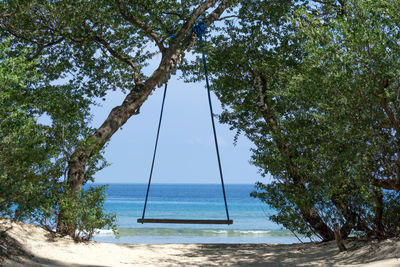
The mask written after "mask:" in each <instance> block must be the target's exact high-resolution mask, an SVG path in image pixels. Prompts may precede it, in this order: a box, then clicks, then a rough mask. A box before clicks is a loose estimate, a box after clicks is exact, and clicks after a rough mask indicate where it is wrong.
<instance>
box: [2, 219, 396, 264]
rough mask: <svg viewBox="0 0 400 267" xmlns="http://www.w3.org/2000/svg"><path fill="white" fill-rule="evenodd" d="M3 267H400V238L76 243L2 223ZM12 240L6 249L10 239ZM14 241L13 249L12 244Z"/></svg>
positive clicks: (35, 229)
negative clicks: (341, 247) (342, 244)
mask: <svg viewBox="0 0 400 267" xmlns="http://www.w3.org/2000/svg"><path fill="white" fill-rule="evenodd" d="M0 227H1V230H3V231H4V230H5V229H8V230H7V232H6V233H7V234H6V235H4V234H3V235H2V237H1V238H3V240H2V241H3V243H0V245H1V246H0V248H1V249H2V250H3V252H4V250H5V249H8V253H9V254H17V255H11V256H10V259H5V260H3V261H2V262H1V263H0V265H2V266H400V240H398V239H391V240H386V241H382V242H368V243H367V242H360V241H351V242H347V243H346V246H347V247H348V251H346V252H342V253H339V251H338V249H337V247H336V244H335V243H334V242H329V243H322V244H316V243H308V244H293V245H272V244H233V245H232V244H229V245H228V244H160V245H141V244H108V243H97V242H87V243H75V242H74V241H73V240H71V239H70V238H60V237H53V236H51V235H50V234H49V233H48V232H46V231H45V230H43V229H41V228H39V227H36V226H33V225H28V224H22V223H10V222H9V221H6V220H0ZM6 238H7V242H6V244H7V248H5V245H4V244H5V242H4V241H5V239H6ZM13 243H14V245H13Z"/></svg>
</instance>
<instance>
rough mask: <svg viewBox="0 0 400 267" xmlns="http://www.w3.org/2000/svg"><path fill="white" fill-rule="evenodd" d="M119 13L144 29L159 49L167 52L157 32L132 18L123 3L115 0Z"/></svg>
mask: <svg viewBox="0 0 400 267" xmlns="http://www.w3.org/2000/svg"><path fill="white" fill-rule="evenodd" d="M114 1H115V3H116V5H117V7H118V10H119V13H120V14H121V16H122V17H123V18H124V19H125V20H126V21H128V22H129V23H131V24H132V25H134V26H136V27H138V28H140V29H142V30H143V31H144V32H145V33H146V34H147V36H149V37H151V38H152V39H153V40H154V42H155V43H156V45H157V46H158V48H159V49H160V51H161V52H163V51H164V50H165V47H164V45H163V43H162V41H161V39H160V37H159V36H158V34H157V33H156V32H154V31H153V30H152V29H151V28H150V27H149V26H148V25H147V24H145V23H143V22H142V21H140V20H138V19H137V18H135V17H132V16H130V15H129V14H128V13H127V12H126V11H125V9H126V8H125V7H124V6H123V4H122V2H121V1H120V0H114Z"/></svg>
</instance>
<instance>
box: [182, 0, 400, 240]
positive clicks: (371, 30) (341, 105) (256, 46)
mask: <svg viewBox="0 0 400 267" xmlns="http://www.w3.org/2000/svg"><path fill="white" fill-rule="evenodd" d="M398 12H399V6H398V5H397V3H396V1H384V0H381V1H358V0H354V1H285V2H284V3H282V2H279V3H277V2H276V1H241V8H240V10H239V13H238V16H237V19H236V20H232V21H230V22H228V23H226V24H225V26H223V27H222V28H223V29H224V30H225V34H223V35H217V36H213V37H212V44H211V45H210V47H209V50H210V51H211V55H210V65H211V66H210V72H211V73H212V76H213V78H212V81H213V88H214V91H215V93H216V94H217V96H218V97H219V99H220V100H221V102H222V103H223V105H224V106H225V109H224V112H223V113H222V114H221V116H220V120H221V121H222V122H224V123H228V124H229V125H231V127H232V129H236V130H237V132H238V134H240V133H243V134H245V135H246V136H247V137H248V138H249V139H250V140H252V141H253V142H254V144H255V149H253V156H252V162H253V164H254V165H256V166H258V167H259V168H260V171H261V173H262V174H263V175H268V174H270V175H272V177H273V178H274V180H273V182H272V183H271V184H267V185H264V184H263V183H258V184H257V191H255V192H254V193H253V196H255V197H258V198H260V199H261V200H263V201H265V202H266V203H267V204H269V205H270V206H272V207H274V208H276V209H277V210H278V213H277V214H276V215H273V216H271V219H272V220H273V221H275V222H277V223H280V224H282V225H283V226H284V227H286V228H288V229H290V230H292V231H296V232H300V233H303V234H306V235H309V236H312V235H317V236H319V237H320V238H321V239H322V240H331V239H333V238H334V237H333V231H332V229H333V225H334V224H335V223H340V225H341V233H342V235H343V236H344V237H347V236H348V235H349V234H350V233H351V231H360V232H362V233H363V234H365V235H366V236H369V237H373V236H375V237H378V238H383V237H387V236H391V235H395V234H398V233H399V224H398V223H393V220H395V221H397V222H398V213H397V212H396V211H397V210H398V208H399V206H398V199H399V189H400V188H399V186H398V185H399V181H400V180H399V177H400V176H399V174H400V172H399V170H400V169H399V168H398V163H399V159H400V153H399V146H398V144H399V130H400V129H399V128H398V123H399V119H398V118H399V117H400V116H399V112H400V110H399V107H400V105H399V104H400V103H399V97H398V96H399V94H400V93H399V81H398V78H397V77H398V72H399V69H400V64H399V62H398V60H399V58H400V53H399V52H400V51H399V47H398V37H399V34H400V32H399V28H398V25H399V19H398V16H397V15H396V14H397V13H398ZM188 70H192V69H190V66H188ZM192 72H193V70H192ZM388 218H391V219H390V220H389V219H388Z"/></svg>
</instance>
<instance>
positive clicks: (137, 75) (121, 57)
mask: <svg viewBox="0 0 400 267" xmlns="http://www.w3.org/2000/svg"><path fill="white" fill-rule="evenodd" d="M92 38H93V39H94V40H95V41H96V42H97V43H100V44H101V45H103V46H104V47H105V48H106V49H107V51H108V52H110V54H111V55H112V56H114V57H116V58H118V59H119V60H121V61H122V62H124V63H126V64H128V65H129V66H130V67H131V68H132V69H133V72H134V81H135V84H140V83H142V81H141V79H140V70H139V68H138V66H136V64H135V63H134V62H133V61H132V60H131V59H130V58H129V57H127V56H125V55H123V54H121V53H118V52H117V51H115V50H114V49H113V48H112V47H111V45H110V43H108V42H107V40H106V39H104V38H102V37H99V36H93V37H92Z"/></svg>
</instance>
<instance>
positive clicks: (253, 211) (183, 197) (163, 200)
mask: <svg viewBox="0 0 400 267" xmlns="http://www.w3.org/2000/svg"><path fill="white" fill-rule="evenodd" d="M146 186H147V185H146V184H110V185H109V186H108V189H107V198H106V203H105V208H106V210H107V211H109V212H114V213H116V214H117V219H118V225H119V232H120V237H119V238H115V237H114V236H113V235H112V233H111V232H110V231H104V230H103V231H101V232H100V233H99V234H97V235H96V236H95V238H94V240H96V241H100V242H113V243H144V244H154V243H296V242H298V240H297V239H296V238H295V237H294V236H293V235H292V234H291V233H290V232H288V231H287V230H281V229H280V227H279V226H278V225H276V224H274V223H273V222H271V221H269V220H268V216H269V215H271V214H273V213H274V210H272V209H269V208H268V206H266V204H264V203H262V202H260V201H259V200H257V199H254V198H251V197H250V196H249V194H250V192H251V191H253V189H254V187H253V185H225V189H226V195H227V200H228V209H229V215H230V219H232V220H233V224H232V225H182V224H139V223H137V222H136V220H137V219H138V218H141V216H142V212H143V204H144V199H145V194H146ZM145 218H173V219H222V220H223V219H226V213H225V206H224V200H223V195H222V189H221V185H218V184H215V185H214V184H152V185H151V189H150V194H149V200H148V204H147V209H146V216H145Z"/></svg>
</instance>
